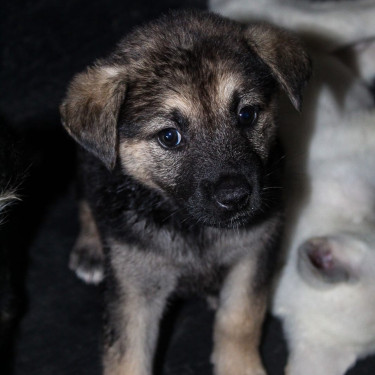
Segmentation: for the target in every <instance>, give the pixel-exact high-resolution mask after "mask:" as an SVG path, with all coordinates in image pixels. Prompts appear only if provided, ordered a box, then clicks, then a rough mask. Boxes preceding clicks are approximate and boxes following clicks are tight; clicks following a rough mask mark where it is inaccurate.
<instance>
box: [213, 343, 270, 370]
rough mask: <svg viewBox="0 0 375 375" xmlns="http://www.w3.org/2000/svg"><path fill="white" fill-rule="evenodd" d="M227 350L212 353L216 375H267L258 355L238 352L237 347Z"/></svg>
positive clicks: (248, 351)
mask: <svg viewBox="0 0 375 375" xmlns="http://www.w3.org/2000/svg"><path fill="white" fill-rule="evenodd" d="M236 346H237V345H236ZM227 349H228V350H225V351H222V350H215V351H214V352H213V353H212V356H211V363H212V364H213V365H214V369H215V371H214V374H215V375H267V373H266V371H265V370H264V368H263V366H262V364H261V361H260V358H259V356H258V354H254V355H252V353H251V352H250V350H247V351H246V350H238V348H235V346H232V348H229V347H228V348H227Z"/></svg>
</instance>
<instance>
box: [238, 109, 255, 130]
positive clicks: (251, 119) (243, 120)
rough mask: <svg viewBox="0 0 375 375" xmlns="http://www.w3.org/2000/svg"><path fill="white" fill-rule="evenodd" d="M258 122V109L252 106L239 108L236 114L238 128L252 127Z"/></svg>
mask: <svg viewBox="0 0 375 375" xmlns="http://www.w3.org/2000/svg"><path fill="white" fill-rule="evenodd" d="M257 121H258V108H256V107H253V106H250V105H248V106H246V107H243V108H241V110H240V112H239V113H238V124H239V125H240V126H244V127H245V126H246V127H248V126H252V125H255V124H256V122H257Z"/></svg>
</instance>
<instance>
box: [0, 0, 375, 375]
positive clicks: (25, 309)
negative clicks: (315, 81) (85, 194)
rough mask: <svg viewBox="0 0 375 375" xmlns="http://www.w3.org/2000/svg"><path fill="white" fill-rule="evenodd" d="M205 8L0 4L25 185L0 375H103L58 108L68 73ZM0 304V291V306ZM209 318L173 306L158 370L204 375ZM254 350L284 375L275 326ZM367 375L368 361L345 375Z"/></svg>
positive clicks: (5, 110)
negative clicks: (150, 23)
mask: <svg viewBox="0 0 375 375" xmlns="http://www.w3.org/2000/svg"><path fill="white" fill-rule="evenodd" d="M205 3H206V2H205V1H203V0H181V1H176V0H159V1H156V0H153V1H146V0H139V1H137V2H131V1H126V0H81V1H73V0H65V1H61V0H34V1H31V0H30V1H26V0H25V1H23V2H22V1H14V0H3V1H2V2H1V5H0V7H1V8H0V27H1V34H0V35H1V70H0V88H1V89H0V126H4V127H5V126H9V127H11V128H12V129H14V130H15V131H16V132H17V133H18V137H19V139H21V140H22V141H23V147H22V150H21V152H22V154H23V157H24V163H23V167H22V168H24V169H25V170H27V178H26V181H25V182H24V184H23V187H22V189H21V192H22V196H23V202H22V203H20V204H18V205H17V207H15V209H14V210H13V211H14V212H12V214H11V215H10V216H9V217H8V223H7V225H6V226H3V227H1V229H2V233H4V231H7V232H6V234H7V238H8V244H7V248H8V251H7V253H6V262H8V263H9V264H10V265H11V266H10V270H11V272H12V278H11V285H10V290H11V291H12V293H14V294H15V297H16V298H14V296H13V297H12V298H13V299H12V301H13V302H12V303H13V305H12V306H13V307H14V311H15V313H14V319H13V320H12V324H11V327H10V331H11V332H12V334H13V337H14V340H9V337H5V336H3V337H1V338H0V339H1V340H0V341H1V342H2V343H3V344H4V343H5V344H4V347H1V345H0V348H2V355H3V358H2V359H1V360H0V374H14V375H34V374H35V375H52V374H53V375H74V374H77V375H78V374H79V375H85V374H87V375H88V374H90V375H95V374H98V375H99V374H100V373H101V366H100V341H101V338H100V335H101V331H100V327H101V311H102V306H101V297H102V291H101V288H100V287H94V286H87V285H84V284H83V283H82V282H81V281H79V280H78V279H76V277H75V276H74V274H73V273H72V272H70V271H69V270H68V267H67V264H68V257H69V251H70V249H71V247H72V245H73V243H74V239H75V237H76V235H77V232H78V222H77V206H76V202H75V193H74V190H75V189H74V162H75V153H74V145H73V142H72V141H71V140H70V139H69V137H68V136H67V135H66V134H65V133H64V131H63V130H62V127H61V125H60V120H59V114H58V105H59V102H60V101H61V99H62V97H63V95H64V91H65V88H66V85H67V83H68V81H69V80H70V79H71V77H72V76H73V74H74V73H76V72H78V71H80V70H82V69H83V68H84V67H85V66H86V65H88V64H90V63H92V62H93V61H94V59H96V58H98V57H101V56H104V55H105V54H106V53H108V52H109V51H110V50H111V49H112V48H113V46H114V44H115V43H116V42H117V41H118V40H119V39H120V38H121V36H123V35H124V34H125V33H126V32H127V31H129V30H130V29H131V28H132V27H134V26H135V25H138V24H140V23H143V22H145V21H147V20H149V19H151V18H154V17H156V16H158V15H160V13H162V12H165V11H167V10H168V9H176V8H189V7H190V8H192V7H193V8H201V9H204V8H206V4H205ZM1 162H2V161H0V163H1ZM17 168H18V167H17ZM9 238H10V240H9ZM1 251H2V250H1ZM0 259H3V258H0ZM8 263H7V264H8ZM4 264H5V263H4ZM4 264H3V265H4ZM1 269H2V272H4V271H3V268H1ZM8 270H9V269H8ZM8 297H9V295H8ZM1 298H3V296H2V295H1V294H0V308H1V301H4V299H3V300H1ZM14 301H16V302H14ZM212 323H213V313H212V312H211V311H210V310H209V309H208V308H207V307H206V304H205V301H203V300H200V299H191V300H188V301H173V303H171V304H170V307H169V309H168V311H167V312H166V315H165V318H164V321H163V324H162V329H161V338H160V345H159V349H158V353H157V356H156V361H155V369H156V372H157V373H158V374H164V375H172V374H174V375H193V374H202V375H203V374H211V373H212V369H211V365H210V363H209V353H210V351H211V348H212V339H211V334H212ZM5 340H7V341H6V342H5ZM1 342H0V344H1ZM262 352H263V355H264V360H265V364H266V367H267V369H268V370H269V374H270V375H277V374H279V375H281V374H282V373H283V368H284V365H285V356H286V349H285V344H284V342H283V339H282V334H281V328H280V325H279V323H278V322H277V321H276V320H274V319H270V318H268V320H267V323H266V327H265V335H264V343H263V346H262ZM374 373H375V360H374V359H368V360H365V361H363V362H361V363H360V364H358V365H357V366H356V368H355V369H354V370H353V371H351V372H350V374H351V375H365V374H367V375H373V374H374ZM301 375H303V374H301Z"/></svg>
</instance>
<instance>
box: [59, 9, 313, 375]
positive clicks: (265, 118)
mask: <svg viewBox="0 0 375 375" xmlns="http://www.w3.org/2000/svg"><path fill="white" fill-rule="evenodd" d="M309 72H310V64H309V59H308V58H307V56H306V54H305V53H304V51H303V50H302V48H301V46H300V44H299V43H298V41H297V40H296V39H295V38H294V37H293V36H291V35H289V34H288V33H286V32H285V31H282V30H280V29H276V28H273V27H271V26H266V25H252V26H247V27H245V26H242V25H240V24H238V23H235V22H232V21H229V20H227V19H224V18H221V17H219V16H216V15H212V14H207V13H186V12H184V13H173V14H170V15H169V16H167V17H163V18H161V19H160V20H158V21H156V22H154V23H151V24H149V25H147V26H145V27H142V28H139V29H138V30H136V31H134V32H133V33H132V34H130V35H129V36H128V37H126V38H125V39H124V40H123V41H122V42H121V43H120V44H119V46H118V48H117V49H116V51H115V52H114V53H113V54H112V55H111V56H109V57H108V58H107V59H104V60H101V61H98V62H97V63H96V64H95V65H94V66H93V67H91V68H89V69H88V70H87V71H86V72H84V73H81V74H79V75H77V76H76V77H75V78H74V79H73V81H72V83H71V85H70V87H69V90H68V93H67V97H66V99H65V101H64V102H63V104H62V106H61V113H62V118H63V123H64V126H65V127H66V129H67V130H68V132H69V133H70V134H71V135H72V137H73V138H74V139H75V140H76V141H77V142H78V143H79V144H80V145H81V146H82V149H81V151H80V155H79V156H80V163H79V168H80V172H79V178H80V193H81V225H82V229H81V234H80V237H79V239H78V241H77V244H76V247H75V249H74V252H73V254H72V258H71V266H72V267H73V268H74V269H75V270H76V272H77V274H79V275H80V276H81V277H83V278H84V279H86V281H93V282H96V281H100V279H101V277H102V269H101V263H102V259H103V258H104V260H105V262H104V263H105V280H106V284H107V288H106V291H107V292H106V296H107V318H108V320H107V322H106V328H105V341H106V345H105V352H104V373H105V374H106V375H115V374H116V375H120V374H122V375H130V374H131V375H146V374H150V373H151V367H152V366H151V364H152V356H153V352H154V347H155V342H156V338H157V334H158V323H159V320H160V317H161V315H162V312H163V308H164V306H165V303H166V300H167V298H168V297H169V296H170V295H171V294H172V293H173V292H181V291H189V290H194V291H197V290H198V291H199V292H201V293H205V292H206V293H213V292H216V291H219V290H220V302H219V309H218V312H217V318H216V326H215V348H214V353H213V357H212V359H213V362H214V365H215V372H216V374H220V375H245V374H248V375H250V374H251V375H253V374H254V375H255V374H257V375H259V374H264V370H263V367H262V364H261V361H260V359H259V355H258V351H257V348H258V344H259V338H260V330H261V325H262V321H263V315H264V311H265V308H266V299H267V289H268V288H267V286H268V283H269V278H270V273H271V269H272V264H273V263H274V261H275V257H276V255H275V254H274V248H275V243H276V242H277V239H278V235H279V231H280V227H281V219H280V217H281V214H280V197H279V195H278V193H277V192H278V191H279V190H278V189H274V188H277V187H279V186H280V181H279V173H278V171H279V164H278V161H279V159H280V155H279V154H278V151H277V150H278V147H277V138H276V132H277V126H276V123H275V108H276V100H277V93H278V89H279V87H281V88H282V89H283V90H284V91H286V93H287V94H288V96H289V97H290V99H291V101H292V102H293V104H294V105H295V107H297V108H299V107H300V105H301V91H302V88H303V87H304V85H305V83H306V80H307V78H308V76H309ZM102 249H104V255H103V251H102Z"/></svg>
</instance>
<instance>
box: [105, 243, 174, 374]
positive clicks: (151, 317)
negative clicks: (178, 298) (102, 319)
mask: <svg viewBox="0 0 375 375" xmlns="http://www.w3.org/2000/svg"><path fill="white" fill-rule="evenodd" d="M110 246H111V249H112V251H113V252H114V253H121V255H123V254H124V253H125V252H126V258H125V259H122V261H121V262H118V261H113V264H112V265H113V268H114V271H115V272H116V273H117V274H118V275H122V274H123V273H126V275H127V279H126V280H124V279H123V278H120V279H119V280H121V282H120V285H119V288H120V290H121V294H122V295H124V296H126V303H124V302H122V303H120V305H119V307H118V310H117V311H116V312H115V315H116V316H115V317H114V319H116V322H117V327H116V330H117V331H118V332H119V334H120V339H119V340H117V341H116V342H115V343H114V345H113V346H112V347H108V348H107V350H106V353H105V356H104V368H105V371H104V374H105V375H149V374H151V367H152V357H153V354H154V350H155V345H156V340H157V335H158V331H159V323H160V319H161V315H162V312H163V307H164V303H165V300H166V298H167V297H168V295H169V293H170V292H171V291H172V290H173V288H174V286H175V282H176V281H175V279H174V278H173V277H170V276H168V275H169V273H165V274H164V275H163V276H162V277H161V276H160V275H158V272H155V271H153V270H159V269H161V268H164V267H170V265H168V264H166V262H165V260H164V259H163V258H162V257H159V256H157V255H154V256H152V257H148V259H147V260H146V259H145V257H144V256H143V255H142V253H140V252H139V251H138V250H137V249H136V248H129V247H127V246H124V245H123V244H121V243H118V242H117V241H115V240H111V241H110ZM139 267H141V268H144V269H145V270H147V273H148V277H149V283H150V284H151V285H152V284H153V283H155V285H157V287H156V289H155V290H154V292H153V293H152V292H151V293H150V294H149V295H148V296H147V297H146V296H143V295H142V293H140V288H142V285H140V280H139V275H138V273H137V270H139ZM159 285H160V286H161V285H163V288H159V287H158V286H159ZM159 297H160V298H162V300H160V299H159ZM120 302H121V301H120ZM163 302H164V303H163Z"/></svg>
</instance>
